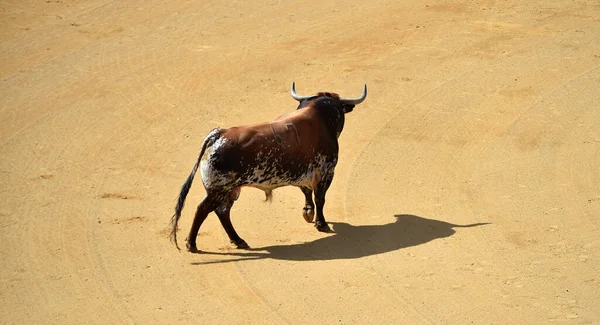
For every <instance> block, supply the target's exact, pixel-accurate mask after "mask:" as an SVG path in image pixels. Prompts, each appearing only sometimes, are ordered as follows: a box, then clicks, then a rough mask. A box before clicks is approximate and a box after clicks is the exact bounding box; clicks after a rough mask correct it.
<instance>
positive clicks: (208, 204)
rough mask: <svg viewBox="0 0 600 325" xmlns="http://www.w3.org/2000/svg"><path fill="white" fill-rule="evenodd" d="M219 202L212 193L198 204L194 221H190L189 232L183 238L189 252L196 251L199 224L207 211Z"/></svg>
mask: <svg viewBox="0 0 600 325" xmlns="http://www.w3.org/2000/svg"><path fill="white" fill-rule="evenodd" d="M219 204H220V202H219V200H218V198H217V197H215V196H214V195H210V194H209V195H207V196H206V197H205V198H204V200H202V202H201V203H200V205H198V209H197V210H196V215H195V216H194V222H193V223H192V228H190V233H189V235H188V237H187V238H186V239H185V246H186V247H187V249H188V251H189V252H194V253H195V252H198V248H197V247H196V237H198V231H199V230H200V226H202V223H203V222H204V220H206V217H207V216H208V214H209V213H211V212H212V211H214V210H215V209H216V208H217V207H218V206H219Z"/></svg>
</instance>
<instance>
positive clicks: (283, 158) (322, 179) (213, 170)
mask: <svg viewBox="0 0 600 325" xmlns="http://www.w3.org/2000/svg"><path fill="white" fill-rule="evenodd" d="M291 94H292V97H293V98H294V99H295V100H297V101H298V102H299V105H298V108H297V109H296V110H295V111H294V112H291V113H289V114H286V115H283V116H280V117H278V118H276V119H275V120H273V121H270V122H265V123H259V124H254V125H245V126H236V127H232V128H228V129H221V128H216V129H213V130H212V131H210V132H209V133H208V135H207V136H206V138H205V139H204V142H203V143H202V148H201V150H200V154H199V155H198V158H197V159H196V163H195V164H194V167H193V169H192V171H191V173H190V175H189V176H188V178H187V180H186V181H185V183H184V184H183V186H182V188H181V192H180V194H179V197H178V200H177V205H176V207H175V213H174V214H173V216H172V218H171V226H172V229H171V234H170V237H171V241H172V242H173V243H174V244H175V246H176V247H177V249H179V245H178V243H177V224H178V222H179V218H180V217H181V211H182V210H183V207H184V204H185V198H186V196H187V194H188V192H189V190H190V187H191V185H192V182H193V180H194V176H195V175H196V172H197V171H198V168H200V175H201V176H202V183H203V184H204V188H205V189H206V197H205V198H204V199H203V200H202V202H201V203H200V205H199V206H198V208H197V210H196V215H195V216H194V220H193V223H192V226H191V229H190V232H189V234H188V237H187V239H186V247H187V249H188V251H190V252H197V251H198V249H197V247H196V237H197V236H198V231H199V229H200V226H201V225H202V223H203V222H204V220H205V219H206V217H207V216H208V214H209V213H211V212H213V211H214V212H215V213H216V215H217V216H218V217H219V221H220V222H221V225H222V226H223V228H224V229H225V232H226V233H227V235H228V237H229V240H230V241H231V243H232V244H233V245H235V246H237V248H241V249H243V248H248V247H249V246H248V244H247V243H246V241H244V240H243V239H242V238H241V237H240V236H239V235H238V234H237V232H236V231H235V229H234V227H233V225H232V223H231V218H230V211H231V207H232V206H233V204H234V202H235V201H236V200H237V199H238V197H239V195H240V191H241V188H242V187H245V186H250V187H254V188H258V189H261V190H263V191H264V192H265V195H266V200H270V199H271V198H272V191H273V190H274V189H276V188H278V187H282V186H289V185H291V186H296V187H299V188H300V189H301V190H302V193H304V196H305V204H304V208H303V212H302V215H303V217H304V219H305V220H306V221H307V222H309V223H312V222H313V220H314V217H315V210H316V221H314V224H315V227H316V228H317V230H318V231H322V232H329V231H331V230H330V228H329V225H327V222H326V221H325V216H324V215H323V207H324V205H325V194H326V192H327V189H328V188H329V186H330V185H331V182H332V180H333V174H334V169H335V166H336V164H337V161H338V152H339V144H338V138H339V136H340V134H341V133H342V129H343V128H344V121H345V114H346V113H349V112H351V111H352V110H353V109H354V107H355V106H356V105H358V104H360V103H362V102H363V101H364V100H365V98H366V97H367V85H365V86H364V89H363V93H362V95H361V96H360V97H358V98H341V97H340V96H339V95H338V94H336V93H329V92H319V93H318V94H317V95H314V96H301V95H298V94H297V93H296V89H295V83H292V88H291ZM313 192H314V202H313ZM315 208H316V209H315Z"/></svg>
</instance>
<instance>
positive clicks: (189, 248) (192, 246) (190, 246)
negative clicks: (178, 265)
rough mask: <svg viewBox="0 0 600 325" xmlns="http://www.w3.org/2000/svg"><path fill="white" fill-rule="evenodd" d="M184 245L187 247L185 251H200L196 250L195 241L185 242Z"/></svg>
mask: <svg viewBox="0 0 600 325" xmlns="http://www.w3.org/2000/svg"><path fill="white" fill-rule="evenodd" d="M185 247H186V248H187V251H188V252H190V253H199V252H200V251H199V250H198V248H197V247H196V243H190V242H186V243H185Z"/></svg>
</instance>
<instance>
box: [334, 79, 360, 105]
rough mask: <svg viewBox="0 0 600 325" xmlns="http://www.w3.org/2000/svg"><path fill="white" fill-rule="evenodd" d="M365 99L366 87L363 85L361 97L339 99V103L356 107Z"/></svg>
mask: <svg viewBox="0 0 600 325" xmlns="http://www.w3.org/2000/svg"><path fill="white" fill-rule="evenodd" d="M365 98H367V85H366V84H365V88H364V89H363V93H362V95H360V97H358V98H340V101H341V102H342V103H344V104H348V105H358V104H360V103H362V102H363V101H364V100H365Z"/></svg>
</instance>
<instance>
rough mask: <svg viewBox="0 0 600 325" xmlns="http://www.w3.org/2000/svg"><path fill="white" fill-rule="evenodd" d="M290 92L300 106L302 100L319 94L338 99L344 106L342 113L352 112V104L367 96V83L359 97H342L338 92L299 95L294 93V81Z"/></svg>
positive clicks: (361, 100) (356, 103)
mask: <svg viewBox="0 0 600 325" xmlns="http://www.w3.org/2000/svg"><path fill="white" fill-rule="evenodd" d="M291 93H292V97H294V99H295V100H297V101H298V102H300V104H301V105H300V106H302V102H304V101H305V100H308V99H314V98H317V97H320V96H327V97H331V98H334V99H335V100H337V101H339V102H340V103H341V104H342V105H343V106H344V113H350V112H352V109H354V106H356V105H358V104H360V103H362V102H363V101H364V100H365V98H367V85H365V88H364V89H363V93H362V95H360V97H358V98H342V97H340V96H339V95H338V94H335V93H318V94H317V95H316V96H301V95H298V94H297V93H296V83H295V82H292V89H291Z"/></svg>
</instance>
